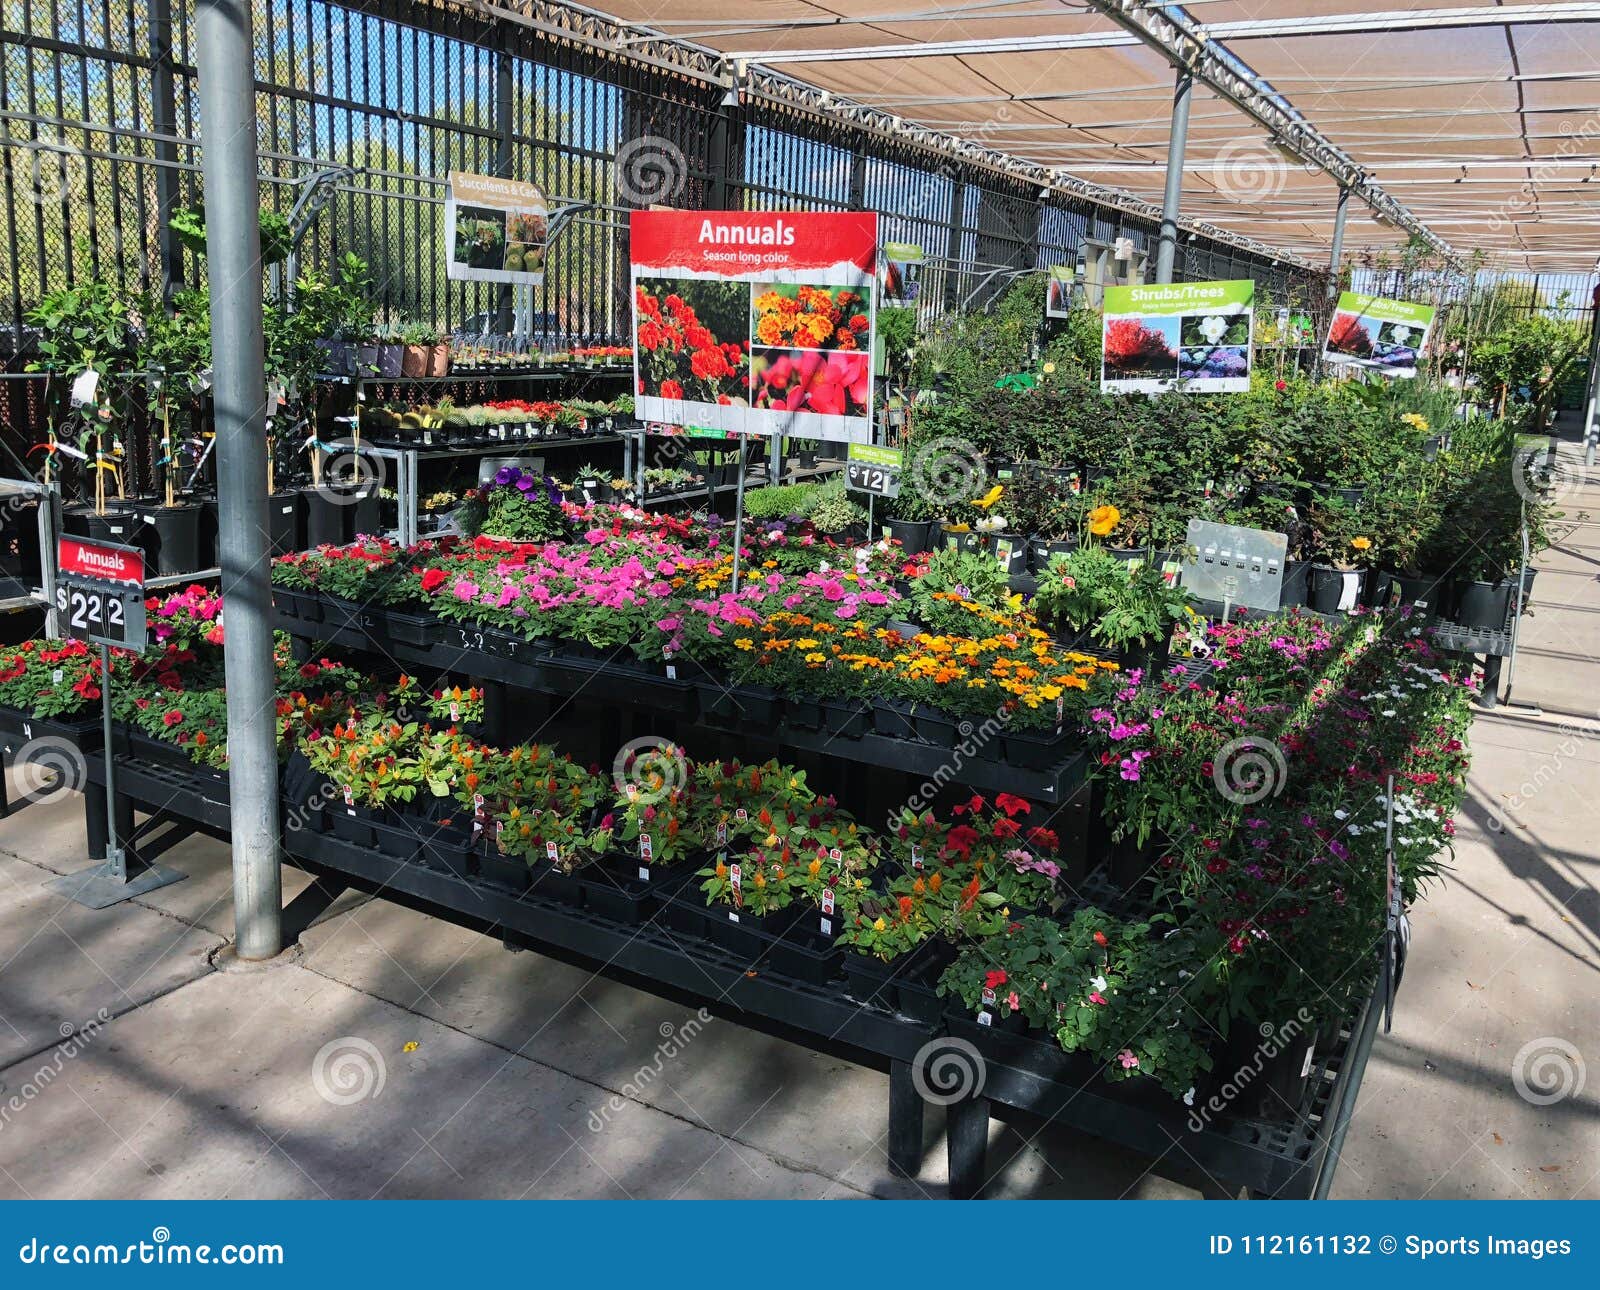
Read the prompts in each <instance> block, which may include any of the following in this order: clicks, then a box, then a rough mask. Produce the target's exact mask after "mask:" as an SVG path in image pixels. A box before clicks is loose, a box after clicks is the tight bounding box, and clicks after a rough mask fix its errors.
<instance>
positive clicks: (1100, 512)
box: [1089, 503, 1122, 537]
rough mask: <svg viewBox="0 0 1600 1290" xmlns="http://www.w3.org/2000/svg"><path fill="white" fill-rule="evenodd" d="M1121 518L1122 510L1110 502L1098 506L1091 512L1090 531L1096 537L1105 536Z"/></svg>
mask: <svg viewBox="0 0 1600 1290" xmlns="http://www.w3.org/2000/svg"><path fill="white" fill-rule="evenodd" d="M1121 520H1122V512H1121V511H1119V510H1118V509H1117V508H1116V507H1115V506H1112V505H1110V504H1109V503H1108V504H1106V505H1105V506H1096V507H1095V508H1094V510H1092V511H1090V512H1089V532H1091V533H1093V534H1094V535H1095V536H1096V537H1105V536H1106V534H1108V533H1110V532H1111V530H1112V529H1114V528H1116V527H1117V525H1118V524H1119V523H1120V522H1121Z"/></svg>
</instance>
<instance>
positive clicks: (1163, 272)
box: [1156, 67, 1194, 284]
mask: <svg viewBox="0 0 1600 1290" xmlns="http://www.w3.org/2000/svg"><path fill="white" fill-rule="evenodd" d="M1193 92H1194V77H1193V76H1192V75H1191V74H1190V72H1189V70H1188V69H1187V68H1182V67H1180V68H1179V69H1178V83H1177V85H1176V87H1175V88H1174V89H1173V92H1172V130H1171V132H1170V134H1169V135H1168V138H1167V186H1166V188H1165V189H1163V190H1162V194H1161V240H1160V241H1159V242H1158V243H1157V245H1156V282H1157V283H1158V284H1160V283H1164V282H1171V281H1172V267H1173V264H1174V262H1175V261H1176V260H1177V257H1178V203H1179V201H1180V200H1181V199H1182V197H1183V152H1184V148H1185V147H1186V146H1187V145H1188V142H1189V98H1190V96H1191V95H1192V94H1193Z"/></svg>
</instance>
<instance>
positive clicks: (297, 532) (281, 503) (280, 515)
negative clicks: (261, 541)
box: [267, 490, 305, 555]
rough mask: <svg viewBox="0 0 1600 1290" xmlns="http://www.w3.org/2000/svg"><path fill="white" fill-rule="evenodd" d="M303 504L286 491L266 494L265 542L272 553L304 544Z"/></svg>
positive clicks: (298, 497) (298, 547) (298, 496)
mask: <svg viewBox="0 0 1600 1290" xmlns="http://www.w3.org/2000/svg"><path fill="white" fill-rule="evenodd" d="M304 531H305V504H304V502H303V501H302V499H301V494H299V493H297V492H294V491H292V490H291V491H288V492H282V493H270V494H268V496H267V544H268V546H269V548H270V549H271V551H272V554H273V555H284V554H286V553H287V552H290V551H298V550H299V549H300V548H301V547H302V546H303V545H304V541H305V539H304V536H303V534H304Z"/></svg>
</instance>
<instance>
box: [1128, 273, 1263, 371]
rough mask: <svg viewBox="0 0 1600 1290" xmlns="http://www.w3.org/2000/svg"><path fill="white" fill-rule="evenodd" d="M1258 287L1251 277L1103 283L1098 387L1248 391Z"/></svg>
mask: <svg viewBox="0 0 1600 1290" xmlns="http://www.w3.org/2000/svg"><path fill="white" fill-rule="evenodd" d="M1255 291H1256V286H1255V283H1254V282H1251V281H1248V280H1241V281H1234V282H1174V283H1170V284H1163V285H1156V286H1135V287H1107V288H1106V289H1105V318H1104V322H1103V323H1102V325H1101V334H1100V339H1101V351H1102V354H1101V362H1100V388H1101V390H1103V391H1106V392H1108V393H1112V392H1116V393H1144V394H1159V393H1161V392H1162V391H1165V390H1173V389H1176V390H1184V391H1187V392H1190V393H1195V394H1217V393H1231V392H1240V391H1244V390H1248V389H1249V388H1250V361H1251V345H1252V343H1253V341H1254V329H1255Z"/></svg>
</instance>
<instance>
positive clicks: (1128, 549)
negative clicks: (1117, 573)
mask: <svg viewBox="0 0 1600 1290" xmlns="http://www.w3.org/2000/svg"><path fill="white" fill-rule="evenodd" d="M1106 550H1107V551H1109V552H1111V554H1112V555H1114V556H1116V557H1117V559H1119V560H1121V561H1123V562H1124V563H1126V564H1132V563H1133V562H1134V561H1135V560H1138V561H1140V562H1143V561H1145V560H1147V559H1149V558H1150V548H1149V547H1148V546H1108V547H1107V548H1106Z"/></svg>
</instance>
